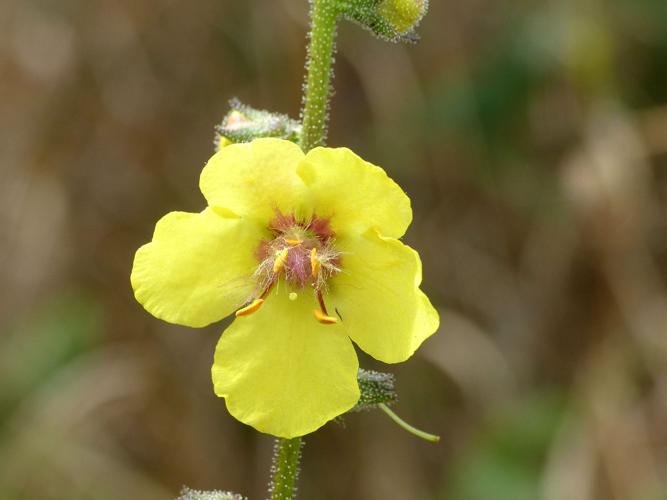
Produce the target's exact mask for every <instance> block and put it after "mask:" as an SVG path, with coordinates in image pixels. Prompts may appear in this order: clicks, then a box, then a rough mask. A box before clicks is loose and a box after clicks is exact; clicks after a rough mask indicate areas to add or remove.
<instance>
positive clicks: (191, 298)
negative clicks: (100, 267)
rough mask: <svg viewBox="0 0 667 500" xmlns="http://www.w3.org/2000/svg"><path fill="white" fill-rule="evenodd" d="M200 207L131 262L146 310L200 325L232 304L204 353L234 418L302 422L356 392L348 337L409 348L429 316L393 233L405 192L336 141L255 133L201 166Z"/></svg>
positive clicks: (322, 418) (417, 268)
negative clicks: (309, 143) (333, 145)
mask: <svg viewBox="0 0 667 500" xmlns="http://www.w3.org/2000/svg"><path fill="white" fill-rule="evenodd" d="M200 188H201V191H202V193H203V194H204V196H205V198H206V200H207V202H208V207H207V208H206V209H205V210H204V211H203V212H201V213H186V212H172V213H169V214H167V215H166V216H164V217H163V218H162V219H161V220H160V221H159V222H158V223H157V225H156V227H155V233H154V235H153V241H151V242H150V243H148V244H147V245H144V246H143V247H141V248H140V249H139V250H138V251H137V254H136V257H135V260H134V267H133V269H132V277H131V280H132V287H133V288H134V293H135V296H136V298H137V300H138V301H139V302H140V303H141V304H142V305H143V306H144V307H145V308H146V310H147V311H148V312H150V313H151V314H153V315H154V316H156V317H158V318H160V319H163V320H165V321H168V322H170V323H177V324H180V325H186V326H192V327H202V326H205V325H208V324H210V323H213V322H216V321H219V320H221V319H222V318H224V317H225V316H228V315H229V314H231V313H233V312H236V319H235V320H234V322H233V323H232V324H231V325H230V326H229V328H227V330H225V332H224V333H223V335H222V337H221V338H220V341H219V342H218V346H217V348H216V352H215V360H214V364H213V368H212V374H213V384H214V387H215V393H216V394H217V395H218V396H222V397H224V398H225V400H226V403H227V408H228V409H229V412H230V413H231V414H232V415H233V416H234V417H236V418H237V419H238V420H240V421H241V422H244V423H246V424H249V425H251V426H253V427H255V428H256V429H257V430H259V431H261V432H266V433H269V434H273V435H276V436H280V437H286V438H291V437H295V436H300V435H303V434H307V433H309V432H312V431H314V430H316V429H317V428H319V427H320V426H322V425H323V424H324V423H326V422H327V421H329V420H331V419H332V418H334V417H336V416H338V415H340V414H342V413H344V412H346V411H347V410H349V409H350V408H351V407H353V406H354V405H355V403H356V402H357V400H358V399H359V387H358V385H357V369H358V361H357V355H356V353H355V350H354V347H353V345H352V342H351V340H352V341H354V342H355V343H356V344H357V345H358V346H359V347H360V348H361V349H363V350H364V351H366V352H367V353H368V354H370V355H371V356H373V357H374V358H376V359H378V360H380V361H384V362H386V363H397V362H400V361H404V360H406V359H407V358H409V357H410V356H411V355H412V354H413V353H414V351H415V349H417V347H419V345H420V344H421V343H422V342H423V341H424V339H426V338H427V337H428V336H429V335H431V334H432V333H433V332H435V330H436V329H437V327H438V322H439V319H438V314H437V312H436V311H435V309H434V308H433V307H432V306H431V304H430V302H429V300H428V298H427V297H426V295H424V293H423V292H422V291H421V290H420V289H419V284H420V282H421V262H420V260H419V256H418V254H417V252H415V251H414V250H412V249H411V248H410V247H408V246H406V245H404V244H403V243H401V242H400V241H399V240H398V238H400V237H401V236H403V234H404V233H405V230H406V229H407V227H408V225H409V224H410V221H411V218H412V210H411V208H410V200H409V198H408V197H407V196H406V195H405V193H404V192H403V191H402V190H401V188H400V187H399V186H398V185H397V184H396V183H394V182H393V181H392V180H391V179H390V178H389V177H387V175H386V174H385V172H384V170H382V169H381V168H379V167H376V166H374V165H371V164H370V163H367V162H365V161H364V160H362V159H361V158H359V157H358V156H357V155H355V154H354V153H353V152H352V151H350V150H349V149H344V148H339V149H330V148H315V149H313V150H312V151H310V152H309V153H308V154H304V153H303V152H302V151H301V149H300V148H299V147H298V146H296V145H295V144H293V143H291V142H288V141H284V140H279V139H258V140H255V141H253V142H251V143H247V144H235V145H230V146H227V147H224V148H223V149H222V150H220V152H218V153H217V154H216V155H215V156H213V157H212V158H211V159H210V160H209V162H208V164H207V165H206V166H205V167H204V170H203V172H202V174H201V179H200Z"/></svg>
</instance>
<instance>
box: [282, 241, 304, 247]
mask: <svg viewBox="0 0 667 500" xmlns="http://www.w3.org/2000/svg"><path fill="white" fill-rule="evenodd" d="M285 243H287V244H288V245H289V246H291V247H298V246H299V245H301V243H303V240H299V239H296V240H289V239H286V240H285Z"/></svg>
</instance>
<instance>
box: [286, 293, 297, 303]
mask: <svg viewBox="0 0 667 500" xmlns="http://www.w3.org/2000/svg"><path fill="white" fill-rule="evenodd" d="M288 297H289V299H290V300H291V301H292V302H294V301H295V300H296V299H298V298H299V294H298V293H296V292H290V294H289V295H288Z"/></svg>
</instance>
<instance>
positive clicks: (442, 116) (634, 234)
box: [0, 0, 667, 500]
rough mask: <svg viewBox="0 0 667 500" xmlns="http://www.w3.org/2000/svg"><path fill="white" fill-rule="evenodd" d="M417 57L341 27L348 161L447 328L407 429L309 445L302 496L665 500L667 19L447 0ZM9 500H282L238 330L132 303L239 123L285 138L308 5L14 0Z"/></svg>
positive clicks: (6, 444)
mask: <svg viewBox="0 0 667 500" xmlns="http://www.w3.org/2000/svg"><path fill="white" fill-rule="evenodd" d="M431 3H432V5H431V10H430V13H429V15H428V16H427V17H426V18H425V20H424V22H423V24H422V26H421V29H420V30H419V31H420V34H421V38H422V40H421V42H420V43H419V44H418V45H415V46H400V45H389V44H386V43H384V42H381V41H379V40H376V39H374V38H372V37H371V36H369V35H368V33H367V32H365V31H363V30H361V29H360V28H359V27H358V26H355V25H353V24H351V23H345V24H343V25H342V26H341V29H340V37H339V51H338V61H337V65H336V68H337V71H336V79H335V86H336V96H335V98H334V101H333V113H332V117H331V127H330V144H331V145H334V146H339V145H347V146H350V147H352V148H353V149H354V150H355V151H356V152H357V153H359V154H360V155H361V156H363V157H364V158H366V159H368V160H370V161H372V162H374V163H376V164H379V165H382V166H383V167H384V168H385V169H387V171H388V172H389V173H390V175H391V176H392V177H394V178H395V179H397V180H398V181H399V183H400V184H401V185H402V186H403V187H404V188H405V189H406V191H407V192H408V193H409V194H410V195H411V197H412V200H413V206H414V210H415V222H414V224H413V226H412V227H411V229H410V231H409V233H408V235H407V237H406V241H407V242H409V243H410V244H411V245H413V246H414V247H416V248H417V249H418V250H419V251H420V252H421V255H422V258H423V261H424V283H423V287H424V289H425V290H426V291H427V292H428V294H429V295H430V297H431V298H432V300H433V302H434V304H435V305H436V306H437V307H438V308H439V309H440V311H441V315H442V326H441V329H440V331H439V333H438V334H437V335H435V336H434V337H432V338H431V339H430V340H428V341H427V342H426V343H425V344H424V346H423V347H422V349H421V350H420V351H418V353H417V354H416V355H415V356H414V357H413V358H412V359H411V360H410V361H409V362H407V363H404V364H402V365H398V366H390V367H387V366H382V365H380V364H378V363H375V362H373V361H372V360H371V359H369V358H368V357H362V358H361V363H362V365H363V366H365V367H367V368H375V369H380V370H382V369H384V370H387V371H391V372H392V373H395V374H396V376H397V386H398V391H399V395H400V401H399V403H398V404H397V405H396V406H395V410H396V411H397V412H398V413H399V414H400V415H402V416H403V417H404V418H406V419H407V420H408V421H410V422H411V423H413V424H415V425H417V426H418V427H421V428H423V429H425V430H428V431H432V432H436V433H438V434H440V435H441V436H442V441H441V443H440V444H439V445H432V444H430V443H426V442H423V441H421V440H418V439H416V438H414V437H413V436H411V435H408V434H406V433H404V432H403V431H401V430H400V429H399V428H397V427H396V426H395V425H394V424H392V423H391V422H390V421H389V420H388V419H387V418H386V417H385V416H384V415H383V414H381V413H379V412H367V413H362V414H353V415H350V416H347V417H346V418H345V419H344V425H343V424H337V423H332V424H328V425H327V426H326V427H325V428H324V429H323V430H321V431H320V432H317V433H316V434H314V435H312V436H310V437H308V438H307V444H306V447H305V449H304V453H305V461H304V468H303V471H302V478H301V481H300V497H299V498H302V499H318V500H329V499H351V500H356V499H363V500H376V499H377V500H393V499H408V500H412V499H418V500H421V499H424V500H660V499H665V498H667V494H666V493H665V492H667V287H666V284H665V283H666V280H667V24H666V20H667V2H665V1H664V0H551V1H548V0H547V1H529V0H466V1H455V0H433V1H432V2H431ZM0 12H1V14H0V75H1V76H0V131H1V132H0V280H1V282H2V288H1V290H2V291H1V292H0V296H1V297H2V300H0V329H1V334H0V499H2V500H107V499H109V500H116V499H123V500H124V499H130V500H134V499H138V500H163V499H170V498H174V497H175V496H176V495H177V493H178V491H179V490H180V488H181V486H182V485H183V484H187V485H189V486H191V487H193V488H197V489H213V488H221V489H230V490H234V491H237V492H240V493H243V494H244V495H248V496H249V497H250V498H251V499H258V498H264V492H265V486H266V482H267V480H268V472H267V471H268V467H269V464H270V457H271V448H272V439H271V438H270V437H268V436H265V435H261V434H258V433H256V432H255V431H253V430H252V429H250V428H247V427H245V426H244V425H242V424H240V423H239V422H237V421H235V420H234V419H232V418H231V417H230V416H229V415H228V414H227V412H226V410H225V407H224V403H223V401H222V400H220V399H218V398H216V397H215V396H214V394H213V391H212V387H211V382H210V364H211V361H212V356H213V350H214V346H215V344H216V342H217V340H218V337H219V335H220V332H221V331H222V329H223V328H224V326H225V324H222V325H220V324H218V325H213V326H211V327H209V328H205V329H202V330H193V329H188V328H181V327H177V326H171V325H168V324H166V323H163V322H161V321H158V320H156V319H154V318H153V317H151V316H150V315H148V314H147V313H145V312H144V311H143V310H142V308H141V307H140V306H139V305H138V304H137V303H136V302H135V301H134V299H133V296H132V293H131V290H130V286H129V273H130V268H131V263H132V259H133V256H134V252H135V250H136V249H137V248H138V247H139V246H140V245H141V244H143V243H145V242H147V241H148V240H149V239H150V237H151V234H152V231H153V227H154V223H155V222H156V221H157V220H158V219H159V218H160V217H161V216H162V215H163V214H164V213H166V212H168V211H171V210H188V211H199V210H201V209H202V208H203V204H204V200H203V198H202V196H201V195H200V193H199V190H198V188H197V183H198V176H199V173H200V169H201V167H202V166H203V164H204V162H205V161H206V160H207V159H208V157H209V156H210V155H211V153H212V138H213V125H214V124H215V123H217V122H219V121H220V119H221V118H222V116H223V115H224V114H225V112H226V111H227V100H228V99H229V98H230V97H233V96H236V97H238V98H240V99H241V100H243V101H244V102H247V103H248V104H250V105H253V106H256V107H261V108H268V109H271V110H275V111H280V112H284V113H289V114H290V115H292V116H294V117H296V116H298V112H299V105H300V89H301V83H302V77H303V65H304V52H305V48H304V41H305V33H306V28H307V26H306V23H307V16H306V12H307V3H306V1H305V0H301V1H295V0H255V1H252V2H232V1H228V0H199V1H197V2H185V1H183V0H180V1H179V0H163V1H159V2H158V1H155V0H98V1H95V2H90V1H85V0H58V1H49V0H0Z"/></svg>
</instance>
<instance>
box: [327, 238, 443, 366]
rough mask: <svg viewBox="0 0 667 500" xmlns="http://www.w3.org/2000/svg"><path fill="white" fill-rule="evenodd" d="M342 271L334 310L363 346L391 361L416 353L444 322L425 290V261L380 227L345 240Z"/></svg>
mask: <svg viewBox="0 0 667 500" xmlns="http://www.w3.org/2000/svg"><path fill="white" fill-rule="evenodd" d="M337 244H338V246H339V248H340V250H341V251H342V252H343V260H342V263H341V267H342V272H341V273H340V274H338V275H337V276H336V277H335V278H333V279H332V283H331V285H332V286H331V293H330V294H329V296H328V297H327V298H326V300H327V305H328V307H329V309H333V308H334V307H335V310H336V311H337V312H338V313H339V314H340V316H341V317H342V320H343V321H342V322H341V324H342V325H343V326H344V328H345V331H346V332H347V334H348V335H349V336H350V338H352V340H354V341H355V342H356V343H357V344H358V345H359V347H361V349H363V350H364V351H365V352H367V353H368V354H370V355H371V356H373V357H374V358H376V359H378V360H380V361H384V362H385V363H398V362H400V361H405V360H406V359H407V358H409V357H410V356H412V354H413V353H414V352H415V350H416V349H417V348H418V347H419V345H420V344H421V343H422V342H423V341H424V340H425V339H426V338H428V337H429V336H430V335H432V334H433V333H434V332H435V331H436V330H437V329H438V325H439V317H438V313H437V311H436V310H435V309H434V308H433V306H432V305H431V303H430V302H429V300H428V298H427V297H426V295H425V294H424V293H423V292H422V291H421V290H420V289H419V285H420V283H421V261H420V259H419V255H418V254H417V252H415V251H414V250H413V249H412V248H410V247H408V246H407V245H404V244H403V243H401V242H400V241H398V240H396V239H393V238H385V237H382V236H380V235H378V234H377V232H375V231H368V232H367V233H366V234H364V235H358V236H355V237H351V238H342V239H340V240H339V241H338V242H337Z"/></svg>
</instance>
